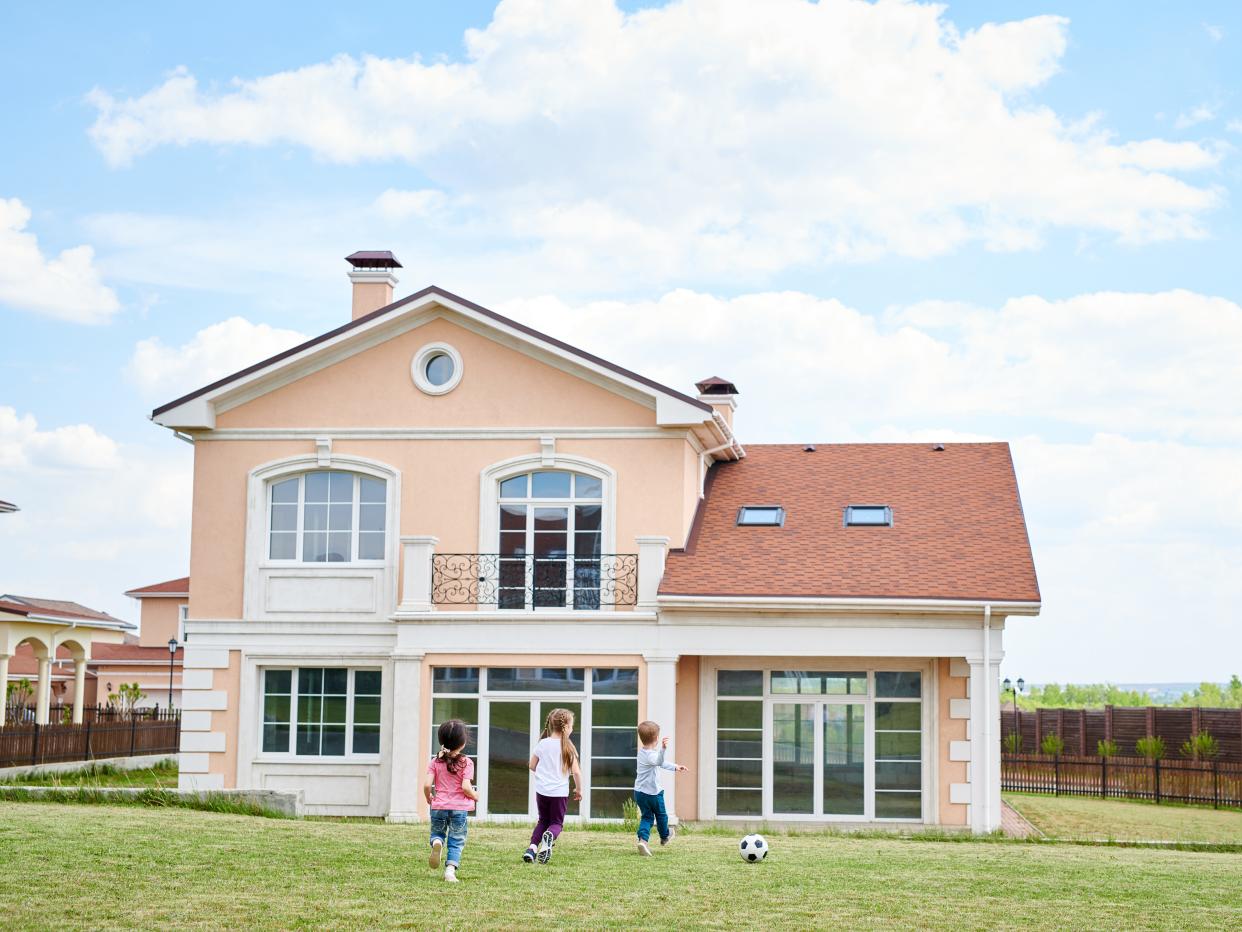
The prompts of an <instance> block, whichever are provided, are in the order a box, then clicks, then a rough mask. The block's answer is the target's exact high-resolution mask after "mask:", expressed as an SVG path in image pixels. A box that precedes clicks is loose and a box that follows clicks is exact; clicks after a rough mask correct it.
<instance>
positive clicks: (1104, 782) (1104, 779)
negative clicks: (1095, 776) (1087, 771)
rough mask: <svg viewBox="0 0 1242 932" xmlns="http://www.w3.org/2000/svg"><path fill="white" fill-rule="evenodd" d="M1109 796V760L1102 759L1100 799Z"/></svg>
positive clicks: (1102, 757)
mask: <svg viewBox="0 0 1242 932" xmlns="http://www.w3.org/2000/svg"><path fill="white" fill-rule="evenodd" d="M1107 795H1108V758H1107V757H1104V756H1102V755H1101V757H1100V799H1104V798H1105V797H1106V796H1107Z"/></svg>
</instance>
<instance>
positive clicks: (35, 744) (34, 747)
mask: <svg viewBox="0 0 1242 932" xmlns="http://www.w3.org/2000/svg"><path fill="white" fill-rule="evenodd" d="M37 763H39V722H38V721H37V720H36V721H35V723H34V741H32V742H31V743H30V765H31V766H32V767H33V766H34V765H35V764H37Z"/></svg>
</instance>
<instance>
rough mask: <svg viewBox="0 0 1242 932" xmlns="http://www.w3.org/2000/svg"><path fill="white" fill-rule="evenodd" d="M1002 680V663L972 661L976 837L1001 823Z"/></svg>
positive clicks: (972, 809)
mask: <svg viewBox="0 0 1242 932" xmlns="http://www.w3.org/2000/svg"><path fill="white" fill-rule="evenodd" d="M999 678H1000V661H999V660H991V659H990V660H989V662H988V663H987V664H985V663H984V662H983V661H982V660H971V661H970V741H969V744H970V767H969V770H970V828H971V831H973V832H976V833H985V832H992V831H995V830H996V829H998V828H1000V823H1001V789H1000V704H999V699H998V697H999V689H998V683H999ZM954 743H955V744H957V743H959V742H954Z"/></svg>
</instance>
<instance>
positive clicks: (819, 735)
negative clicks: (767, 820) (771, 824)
mask: <svg viewBox="0 0 1242 932" xmlns="http://www.w3.org/2000/svg"><path fill="white" fill-rule="evenodd" d="M866 715H867V707H866V705H865V704H863V703H861V702H809V701H805V700H804V701H800V702H773V703H772V727H771V730H770V735H771V751H770V758H771V761H772V781H771V785H772V813H773V815H776V816H789V815H815V816H832V815H857V816H862V815H864V814H865V793H866V786H865V781H866V761H867V749H866Z"/></svg>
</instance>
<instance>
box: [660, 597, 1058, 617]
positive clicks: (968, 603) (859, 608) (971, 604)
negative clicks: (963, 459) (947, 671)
mask: <svg viewBox="0 0 1242 932" xmlns="http://www.w3.org/2000/svg"><path fill="white" fill-rule="evenodd" d="M656 601H657V604H658V605H659V607H660V610H661V611H662V612H676V611H699V612H784V613H807V612H819V613H833V614H838V613H843V612H848V613H854V614H870V613H882V614H903V615H911V614H913V615H963V614H980V615H981V614H982V613H983V610H984V608H985V607H986V606H991V608H992V612H993V614H996V615H1038V614H1039V610H1040V607H1041V603H1039V602H992V601H979V600H973V599H863V598H836V597H812V596H726V595H720V596H714V595H661V596H658V597H657V600H656Z"/></svg>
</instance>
